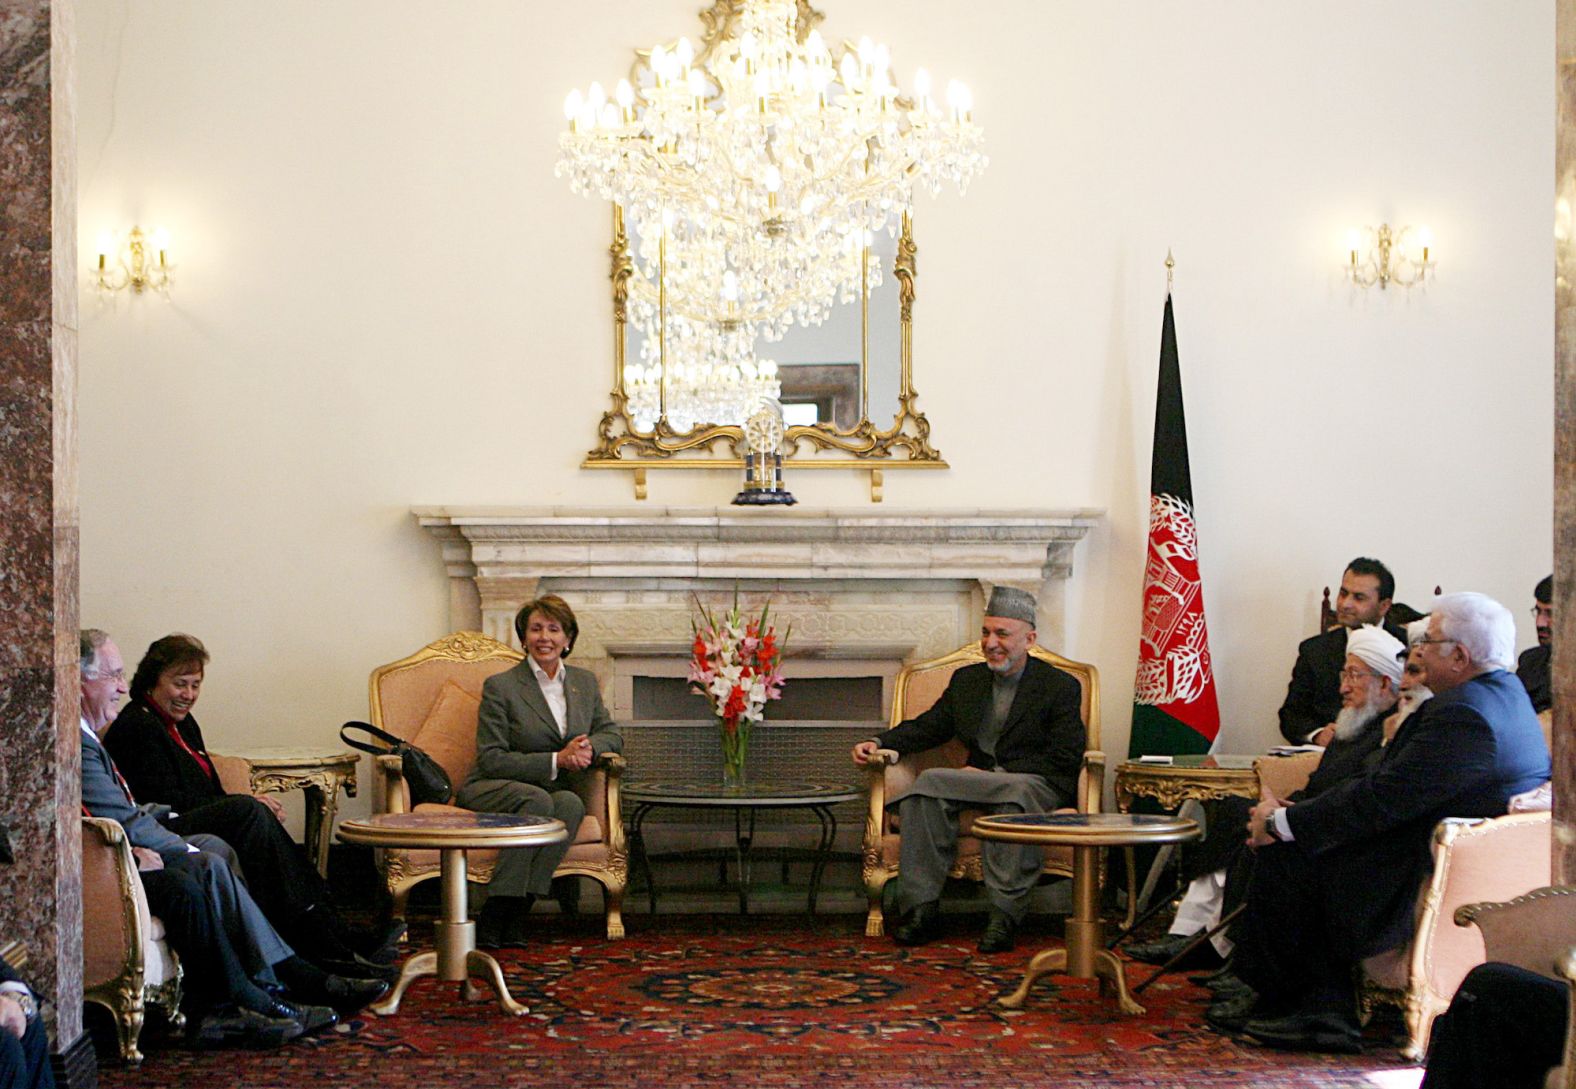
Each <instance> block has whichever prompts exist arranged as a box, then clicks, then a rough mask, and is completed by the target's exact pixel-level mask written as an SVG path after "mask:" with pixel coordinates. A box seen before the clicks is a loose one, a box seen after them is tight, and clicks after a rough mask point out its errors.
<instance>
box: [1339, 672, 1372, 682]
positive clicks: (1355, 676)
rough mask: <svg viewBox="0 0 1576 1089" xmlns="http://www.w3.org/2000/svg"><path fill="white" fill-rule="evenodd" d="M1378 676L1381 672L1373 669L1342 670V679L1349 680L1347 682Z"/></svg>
mask: <svg viewBox="0 0 1576 1089" xmlns="http://www.w3.org/2000/svg"><path fill="white" fill-rule="evenodd" d="M1377 676H1379V674H1378V673H1376V672H1375V671H1374V670H1372V669H1343V670H1341V680H1343V681H1347V682H1349V683H1352V684H1355V683H1357V681H1358V680H1360V679H1361V678H1363V677H1377Z"/></svg>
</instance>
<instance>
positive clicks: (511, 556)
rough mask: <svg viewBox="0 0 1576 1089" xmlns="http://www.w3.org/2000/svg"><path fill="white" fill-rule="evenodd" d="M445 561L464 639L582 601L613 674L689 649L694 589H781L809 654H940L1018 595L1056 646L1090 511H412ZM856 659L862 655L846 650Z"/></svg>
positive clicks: (579, 606) (587, 634)
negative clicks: (633, 650)
mask: <svg viewBox="0 0 1576 1089" xmlns="http://www.w3.org/2000/svg"><path fill="white" fill-rule="evenodd" d="M413 513H414V514H415V515H416V518H417V519H418V521H419V522H420V524H421V525H422V527H423V528H425V529H426V530H427V531H428V532H429V533H431V534H432V535H433V537H434V538H436V539H437V540H438V542H439V544H440V546H441V547H442V550H443V560H444V565H445V567H446V569H447V573H448V577H449V585H450V614H451V615H450V622H451V624H452V626H453V628H454V629H456V630H458V629H470V630H478V629H479V630H481V631H484V632H486V633H487V634H489V635H491V636H493V637H494V638H496V639H499V640H502V641H505V642H511V643H512V642H514V634H513V630H512V624H513V617H514V613H515V611H516V610H517V609H518V608H519V606H520V605H521V604H523V603H524V602H526V601H529V600H531V599H532V598H533V597H535V596H537V594H539V593H547V592H561V593H565V594H567V595H568V596H570V598H571V600H572V602H573V604H574V605H575V609H576V612H577V613H578V614H579V615H580V617H581V645H580V646H577V648H576V652H575V657H576V660H577V661H578V662H580V663H581V664H583V665H586V666H589V667H592V668H595V669H597V671H598V672H599V673H602V674H603V675H604V679H607V677H608V676H610V667H609V661H610V659H611V658H612V657H613V656H616V655H617V653H618V650H617V649H615V648H617V647H618V645H619V644H624V645H629V644H632V643H637V644H642V645H643V646H652V645H666V644H670V643H671V644H672V645H673V647H674V649H675V651H679V652H682V650H683V649H684V648H687V645H688V642H689V638H690V628H689V616H690V613H691V609H692V605H691V602H690V600H689V595H690V593H691V592H692V591H696V590H699V591H702V592H705V591H729V590H731V589H732V588H733V587H735V586H738V587H739V588H740V589H741V590H742V591H744V592H745V593H746V594H753V593H760V594H770V595H771V596H772V598H773V600H774V601H775V602H777V604H775V605H774V606H773V608H774V611H778V612H779V613H780V614H781V615H785V616H786V617H787V618H791V619H792V620H793V622H794V624H795V629H794V630H795V642H796V643H798V644H799V646H800V648H801V650H802V651H804V652H807V653H817V652H820V653H825V652H828V651H831V650H834V649H837V650H840V651H841V652H843V653H851V654H853V655H854V656H858V654H859V651H858V648H859V647H860V646H862V645H870V646H882V647H887V648H889V647H891V646H893V645H894V635H895V633H896V634H897V635H900V636H901V639H900V640H898V641H899V642H901V643H902V645H903V646H904V647H905V648H908V650H909V656H927V655H930V654H932V653H935V654H940V653H945V652H946V651H948V650H951V649H953V648H954V647H956V646H958V645H959V644H960V643H962V642H964V641H966V640H967V639H968V638H970V637H971V636H972V635H973V633H974V632H975V631H977V630H978V623H979V617H980V614H981V611H982V609H983V606H984V601H985V599H986V596H987V595H988V594H989V593H990V590H991V588H992V587H994V586H997V585H1006V586H1016V587H1020V588H1022V589H1025V590H1028V591H1030V592H1031V593H1033V594H1035V595H1036V596H1037V597H1038V598H1039V601H1040V635H1041V640H1042V641H1044V642H1046V643H1048V644H1049V645H1059V644H1060V642H1061V637H1062V632H1063V606H1062V597H1063V594H1062V589H1063V587H1064V585H1065V583H1066V581H1067V580H1068V579H1069V578H1071V576H1072V560H1073V548H1074V546H1075V545H1076V544H1077V542H1078V541H1079V540H1081V539H1082V538H1083V537H1084V535H1085V534H1086V533H1087V532H1088V531H1089V528H1090V527H1091V526H1092V525H1094V524H1095V523H1096V522H1097V521H1098V520H1099V519H1100V518H1101V517H1103V516H1104V512H1103V511H1100V510H1090V509H1066V510H1051V509H1012V510H985V509H980V510H972V509H947V510H930V509H912V510H891V509H887V510H883V511H881V512H880V513H870V512H868V511H865V510H859V509H848V510H839V509H827V508H821V509H816V508H804V507H794V508H789V509H781V508H778V509H750V508H740V507H668V508H660V507H658V508H652V507H647V506H645V505H644V504H642V505H641V506H640V507H639V508H632V507H618V508H582V507H480V506H476V507H472V506H432V507H416V508H414V510H413ZM849 648H853V649H852V650H850V649H849Z"/></svg>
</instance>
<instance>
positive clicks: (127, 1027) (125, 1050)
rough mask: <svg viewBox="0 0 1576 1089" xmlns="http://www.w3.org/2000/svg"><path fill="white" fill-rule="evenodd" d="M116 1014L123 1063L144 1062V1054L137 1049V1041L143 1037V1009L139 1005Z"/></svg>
mask: <svg viewBox="0 0 1576 1089" xmlns="http://www.w3.org/2000/svg"><path fill="white" fill-rule="evenodd" d="M114 1012H115V1035H116V1036H117V1037H118V1038H119V1041H120V1059H121V1062H124V1063H129V1064H132V1065H136V1064H137V1063H140V1062H142V1052H141V1051H139V1050H138V1049H137V1041H138V1040H139V1039H140V1038H141V1037H142V1023H143V1019H144V1013H143V1007H142V1004H141V1003H140V1002H139V1003H138V1004H137V1005H135V1006H132V1007H130V1008H128V1009H124V1010H116V1011H114Z"/></svg>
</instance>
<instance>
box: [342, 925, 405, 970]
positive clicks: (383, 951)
mask: <svg viewBox="0 0 1576 1089" xmlns="http://www.w3.org/2000/svg"><path fill="white" fill-rule="evenodd" d="M404 936H405V920H404V919H402V918H398V917H396V918H393V919H390V920H389V922H388V924H387V925H385V926H378V925H373V926H369V927H355V928H347V933H346V936H345V944H346V945H348V946H350V948H351V949H353V950H354V951H355V952H356V955H357V956H359V957H364V958H365V959H366V960H367V961H368V962H370V963H372V964H379V965H388V964H393V963H394V962H395V961H397V960H398V959H399V940H400V939H401V938H403V937H404Z"/></svg>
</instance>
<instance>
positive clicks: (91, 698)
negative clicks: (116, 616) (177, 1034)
mask: <svg viewBox="0 0 1576 1089" xmlns="http://www.w3.org/2000/svg"><path fill="white" fill-rule="evenodd" d="M80 668H81V681H82V683H81V692H82V733H81V737H82V761H81V770H82V806H83V809H84V810H86V811H87V812H88V813H89V814H91V815H93V816H96V817H103V818H106V819H108V820H113V821H115V822H117V823H118V824H119V825H120V826H121V827H122V828H123V829H124V830H125V833H126V838H127V840H128V841H129V842H130V843H131V846H132V849H133V854H134V855H135V856H136V858H137V861H138V868H139V872H140V876H141V877H142V880H143V885H144V888H145V889H146V890H147V891H148V894H149V906H150V908H151V909H152V910H153V911H154V913H155V914H157V915H159V917H160V918H162V919H164V920H165V925H166V928H167V929H168V930H169V932H170V934H171V935H172V941H173V942H174V944H175V945H176V948H177V950H178V951H180V950H181V949H182V946H183V944H184V946H185V951H186V953H187V954H188V956H187V958H186V970H187V972H188V973H189V974H194V975H196V976H197V977H198V984H197V986H198V990H199V991H202V992H204V993H205V994H206V995H208V996H216V995H219V994H223V995H224V996H225V997H226V998H228V999H229V1000H230V1001H233V1002H234V1003H236V1004H237V1005H239V1006H241V1007H242V1008H243V1009H246V1010H251V1011H254V1012H257V1013H261V1014H263V1015H264V1016H265V1017H267V1018H269V1019H274V1020H280V1019H284V1018H291V1019H294V1020H296V1021H298V1022H300V1023H301V1024H302V1025H303V1026H305V1027H307V1028H309V1029H315V1028H322V1027H326V1026H327V1025H329V1024H332V1023H333V1017H332V1012H333V1011H331V1010H327V1011H324V1010H319V1009H318V1008H316V1007H312V1006H307V1007H295V1006H293V1005H291V1004H290V1003H287V1002H285V1001H284V1000H283V997H282V996H281V995H276V994H262V995H260V994H259V991H260V990H262V991H266V990H267V987H268V985H270V984H274V983H275V982H282V983H284V984H285V985H287V986H288V987H290V988H291V989H292V990H293V991H295V992H296V993H297V994H300V995H302V996H304V997H306V998H308V999H309V1000H313V1001H320V1002H322V1003H323V1004H324V1005H325V1006H334V1007H335V1008H337V1009H339V1010H341V1011H348V1010H355V1009H360V1008H361V1007H362V1006H364V1005H366V1004H367V1003H369V1002H372V1001H374V1000H376V999H377V998H379V997H381V996H382V995H383V994H384V993H385V992H386V991H387V990H388V984H387V983H386V982H384V981H382V980H374V979H363V978H354V977H352V978H344V977H341V976H338V975H333V974H330V973H326V972H324V971H322V970H321V968H319V967H318V966H317V965H315V964H312V963H310V962H308V961H307V960H306V959H304V958H302V957H299V956H296V955H295V952H294V950H292V949H291V948H290V946H289V945H287V944H286V943H285V942H284V941H283V940H282V939H281V938H280V937H279V935H278V933H277V932H276V931H275V930H274V928H273V927H272V926H270V925H269V922H268V920H267V918H266V917H265V916H264V914H263V912H262V910H261V909H260V908H259V907H258V906H257V904H256V902H255V901H254V900H253V899H252V897H251V895H250V894H249V893H248V892H247V890H246V887H245V886H244V885H242V884H241V883H240V882H239V881H238V880H237V879H236V878H235V874H234V872H233V871H232V870H231V869H230V867H229V865H228V864H227V863H226V862H225V861H224V860H223V858H222V857H220V856H218V855H215V854H211V853H210V852H209V851H207V850H199V849H198V846H197V843H198V841H207V840H208V839H209V838H210V837H205V836H193V837H192V838H191V839H190V840H188V839H185V838H183V837H181V836H178V835H176V834H175V833H174V832H172V831H170V830H169V829H168V828H166V827H165V826H164V825H163V824H161V823H160V821H159V818H160V817H161V816H162V815H164V814H165V813H166V812H167V808H168V807H165V806H159V805H154V804H147V805H138V804H137V803H136V801H135V800H134V799H133V797H132V795H131V793H130V791H129V790H128V789H127V788H126V783H125V780H124V778H122V776H121V774H120V771H119V770H118V769H117V768H116V767H115V762H114V761H113V760H112V759H111V758H110V755H109V753H108V752H107V751H106V750H105V748H104V746H103V745H102V744H100V743H99V735H100V734H102V733H103V732H104V731H105V729H107V728H108V725H109V723H110V722H111V721H113V719H114V717H115V712H116V704H118V703H119V702H120V697H121V695H122V694H123V693H124V692H125V684H126V671H125V667H124V665H123V664H122V662H121V657H120V649H119V648H118V647H116V646H115V642H114V640H112V639H110V638H109V636H108V635H107V634H106V633H104V632H102V631H99V630H97V629H89V630H87V631H84V632H83V633H82V637H81V663H80ZM182 875H185V876H184V877H182ZM193 889H196V890H197V891H198V892H200V893H201V899H203V901H204V903H202V904H195V905H194V904H192V903H190V902H189V900H190V894H191V893H192V891H193ZM182 935H184V937H182ZM205 973H211V974H205ZM324 1014H326V1015H327V1016H326V1017H325V1016H324ZM253 1027H258V1028H261V1027H262V1026H253Z"/></svg>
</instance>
